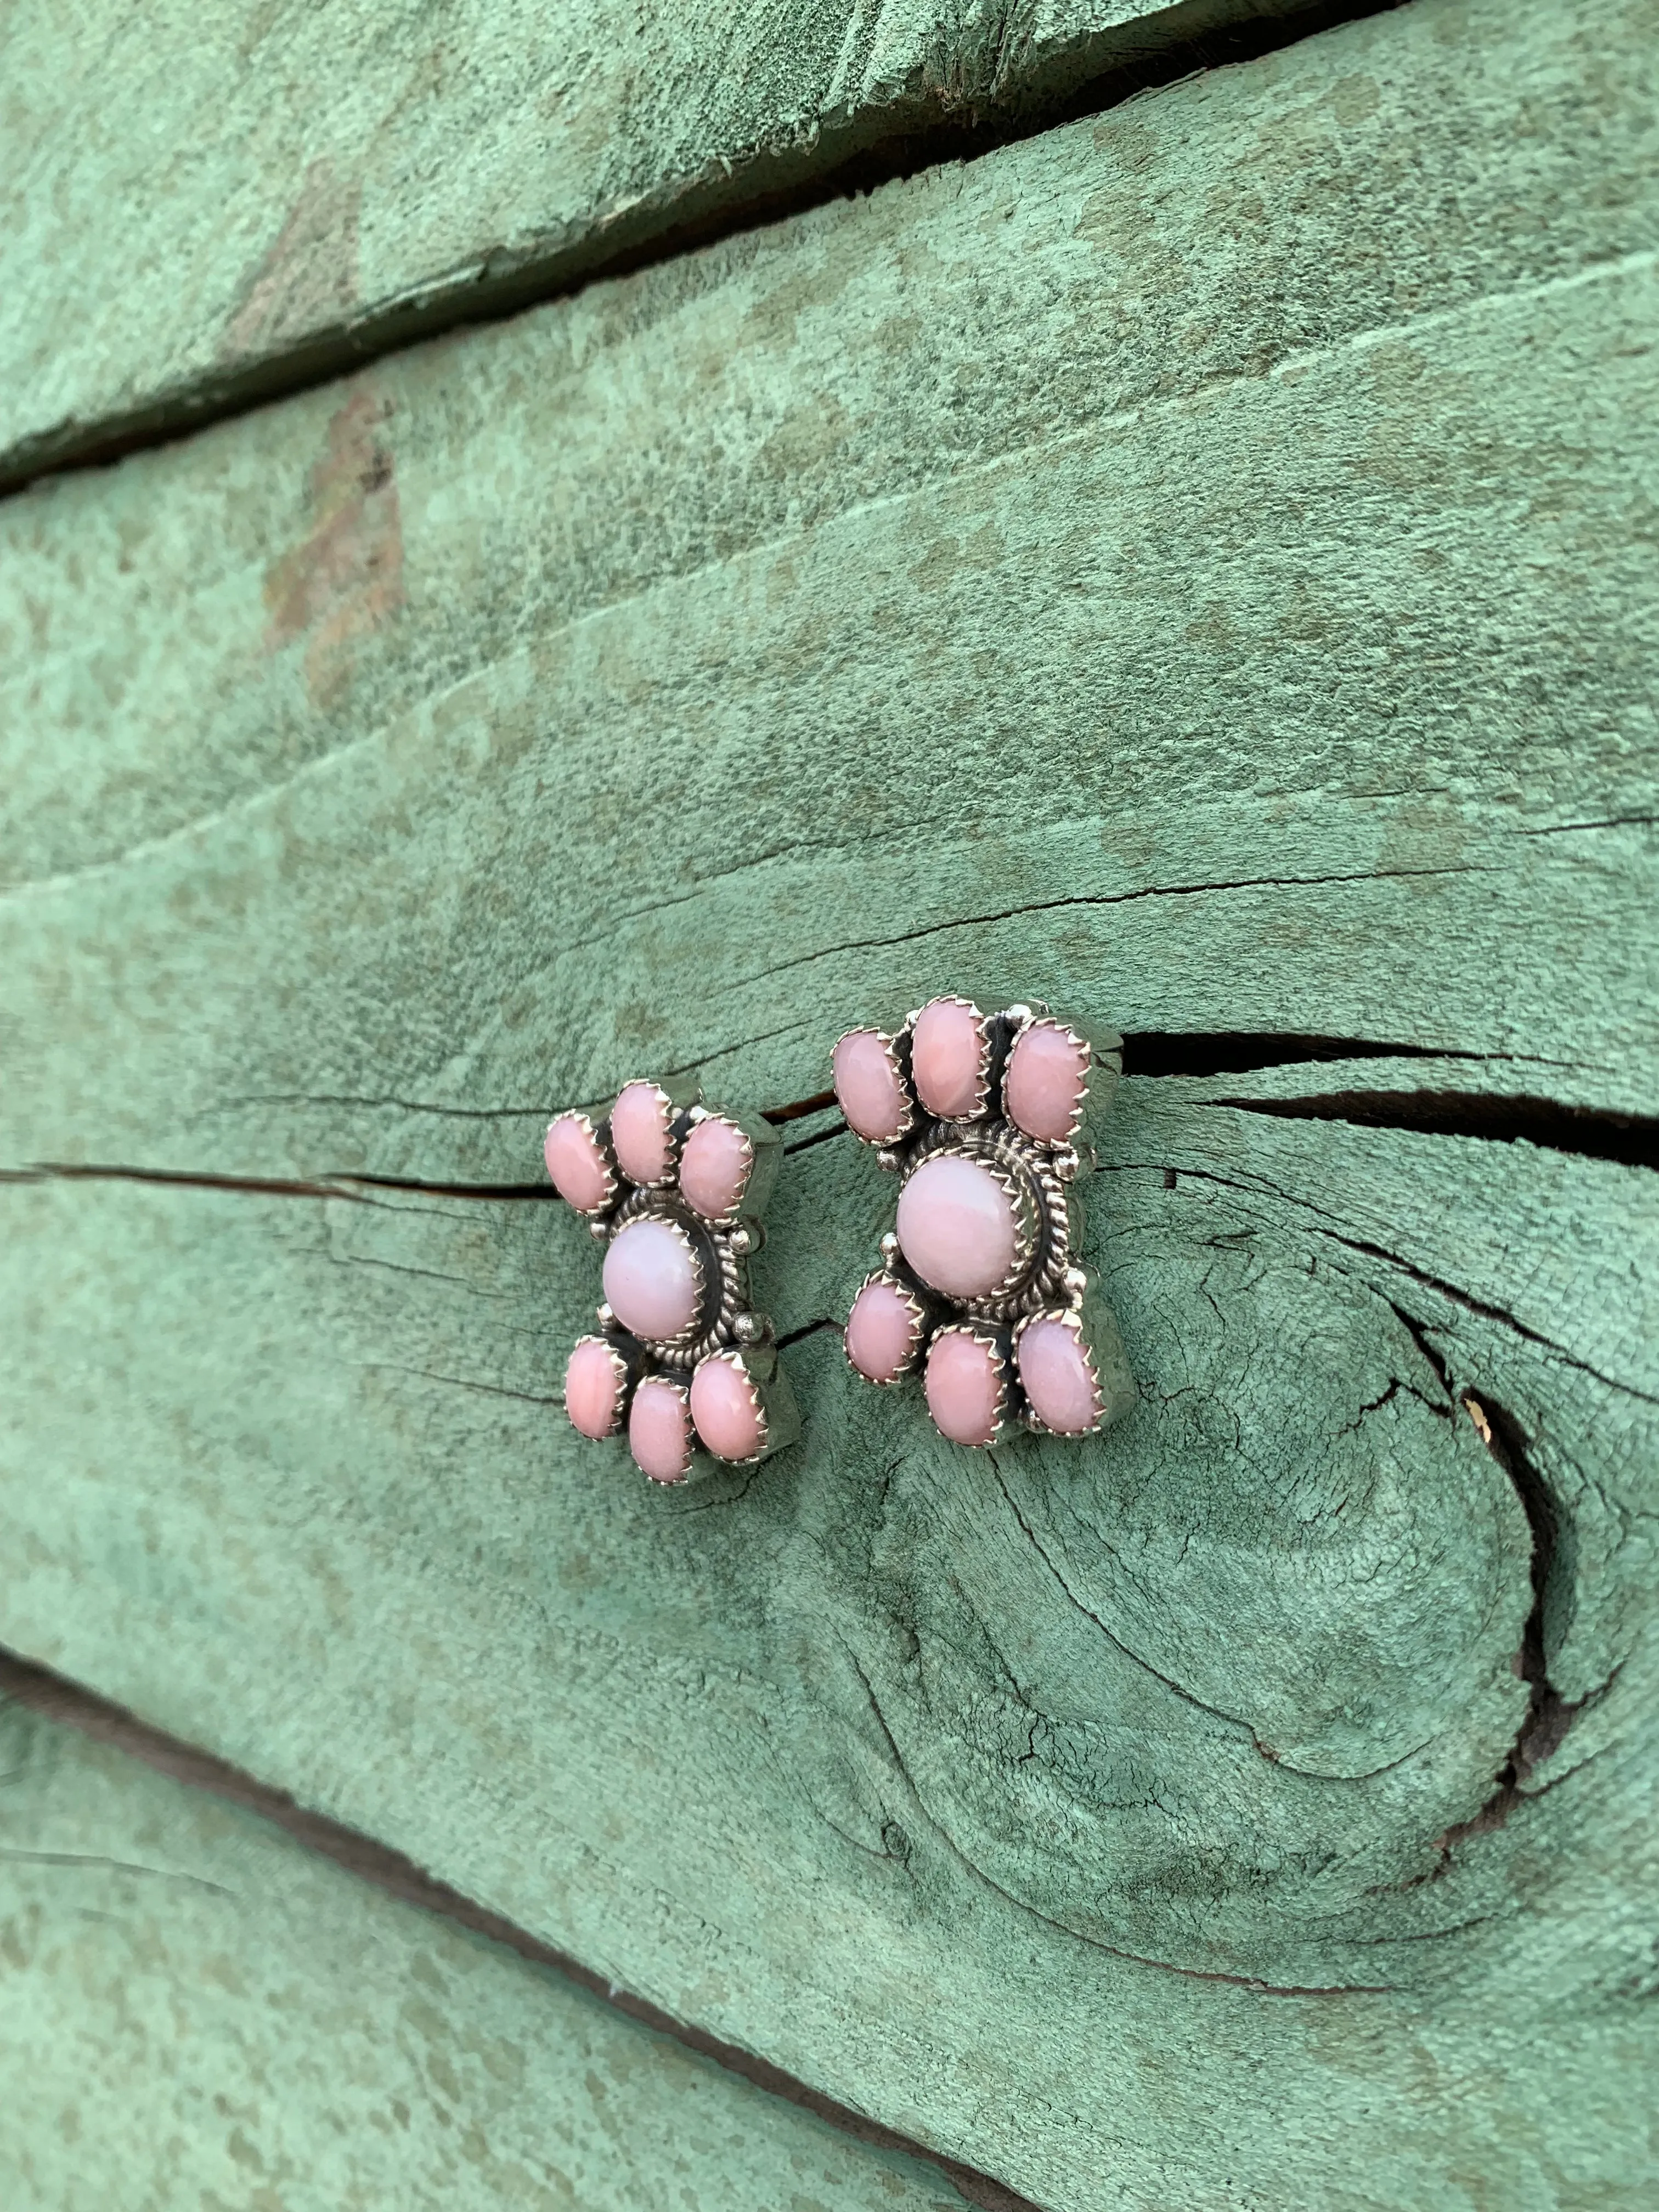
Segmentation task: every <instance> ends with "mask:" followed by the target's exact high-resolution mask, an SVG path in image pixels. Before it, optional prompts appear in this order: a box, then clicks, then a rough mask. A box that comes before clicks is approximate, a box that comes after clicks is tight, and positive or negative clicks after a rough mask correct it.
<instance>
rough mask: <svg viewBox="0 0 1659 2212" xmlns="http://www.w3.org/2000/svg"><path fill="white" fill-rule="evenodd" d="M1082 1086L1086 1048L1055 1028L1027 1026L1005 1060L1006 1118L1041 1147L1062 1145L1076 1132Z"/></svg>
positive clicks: (1042, 1024) (1086, 1066)
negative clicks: (1006, 1066) (1033, 1138)
mask: <svg viewBox="0 0 1659 2212" xmlns="http://www.w3.org/2000/svg"><path fill="white" fill-rule="evenodd" d="M1088 1081H1089V1048H1088V1047H1087V1046H1086V1045H1079V1044H1076V1043H1074V1042H1073V1040H1072V1038H1071V1037H1070V1036H1068V1035H1067V1033H1066V1030H1064V1029H1062V1028H1061V1026H1060V1024H1059V1023H1058V1022H1033V1023H1032V1024H1030V1027H1029V1028H1028V1029H1024V1030H1021V1031H1020V1033H1019V1035H1018V1036H1017V1037H1016V1038H1015V1039H1014V1048H1013V1050H1012V1052H1011V1053H1010V1054H1009V1055H1008V1075H1007V1079H1006V1083H1005V1084H1004V1086H1003V1096H1004V1098H1005V1099H1006V1103H1007V1108H1008V1118H1009V1120H1010V1121H1012V1122H1014V1123H1015V1124H1016V1126H1017V1127H1019V1128H1022V1129H1024V1132H1025V1133H1026V1135H1027V1136H1028V1137H1036V1139H1038V1140H1039V1141H1040V1142H1041V1143H1042V1144H1045V1145H1060V1144H1064V1143H1065V1142H1066V1139H1067V1138H1068V1137H1069V1136H1070V1135H1071V1134H1072V1132H1073V1129H1074V1128H1075V1127H1076V1126H1077V1115H1078V1109H1079V1106H1080V1105H1081V1104H1082V1103H1083V1093H1084V1091H1085V1089H1086V1087H1087V1085H1088Z"/></svg>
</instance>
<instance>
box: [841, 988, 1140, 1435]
mask: <svg viewBox="0 0 1659 2212" xmlns="http://www.w3.org/2000/svg"><path fill="white" fill-rule="evenodd" d="M1121 1060H1122V1040H1121V1038H1120V1037H1117V1036H1114V1037H1112V1038H1111V1039H1110V1040H1109V1041H1108V1040H1106V1039H1104V1038H1103V1039H1101V1040H1100V1042H1098V1043H1097V1044H1096V1045H1092V1046H1091V1043H1090V1042H1089V1041H1088V1039H1087V1038H1085V1036H1083V1035H1082V1034H1081V1033H1080V1032H1079V1030H1074V1029H1072V1028H1070V1027H1068V1026H1067V1024H1066V1023H1064V1022H1060V1021H1057V1020H1056V1019H1055V1018H1054V1016H1053V1015H1051V1014H1050V1013H1049V1012H1048V1008H1047V1007H1046V1006H1010V1007H1009V1008H1008V1009H1007V1010H1006V1012H1003V1013H1000V1014H992V1015H985V1014H981V1012H980V1010H979V1008H978V1007H977V1006H974V1005H973V1004H971V1003H970V1001H969V1000H966V999H957V998H946V999H934V1000H932V1001H931V1002H930V1003H929V1004H928V1005H927V1006H924V1007H923V1008H922V1009H921V1012H920V1013H915V1014H912V1015H911V1017H910V1018H909V1020H908V1022H907V1023H906V1024H904V1027H903V1028H902V1030H898V1031H897V1032H896V1034H894V1035H892V1036H889V1035H888V1034H887V1033H886V1032H885V1031H884V1030H848V1033H847V1035H846V1036H843V1037H842V1039H841V1040H840V1041H839V1042H838V1043H837V1044H836V1048H835V1055H834V1069H835V1084H836V1097H837V1099H838V1100H839V1101H840V1103H841V1109H842V1113H843V1114H844V1115H846V1116H847V1121H848V1127H850V1128H851V1129H852V1131H853V1133H854V1135H855V1136H857V1137H860V1138H861V1139H863V1141H864V1142H865V1143H866V1144H867V1145H871V1146H874V1147H875V1148H876V1155H877V1158H878V1160H879V1161H880V1163H881V1164H882V1166H883V1167H884V1168H887V1169H890V1170H893V1171H894V1172H895V1173H896V1174H897V1175H898V1176H899V1177H900V1178H901V1180H900V1184H899V1196H898V1220H897V1225H896V1229H895V1230H894V1231H892V1232H891V1233H890V1235H888V1236H886V1237H883V1239H882V1242H881V1253H882V1261H883V1265H882V1267H881V1270H880V1272H879V1273H877V1274H874V1275H872V1276H871V1277H870V1278H869V1279H868V1280H867V1281H866V1284H865V1285H864V1287H863V1288H862V1289H861V1290H860V1292H859V1294H858V1296H857V1297H856V1298H855V1299H854V1302H853V1310H852V1312H851V1313H850V1314H849V1315H848V1321H847V1331H846V1337H845V1342H846V1346H847V1357H848V1359H849V1360H850V1361H851V1362H852V1364H853V1366H854V1369H855V1370H857V1372H858V1373H859V1374H860V1375H861V1376H863V1377H864V1378H865V1380H866V1382H868V1383H896V1382H897V1381H898V1380H899V1378H900V1376H904V1375H909V1374H914V1373H915V1372H916V1371H917V1370H921V1373H922V1376H923V1380H924V1384H925V1387H926V1390H927V1409H928V1411H929V1413H931V1414H932V1415H933V1421H934V1425H935V1426H936V1427H937V1428H938V1429H939V1431H940V1432H941V1433H942V1434H943V1435H945V1436H947V1437H950V1438H951V1441H952V1442H953V1443H960V1444H989V1443H995V1442H996V1440H997V1438H998V1437H999V1436H1000V1434H1001V1433H1002V1431H1003V1428H1004V1425H1005V1424H1006V1423H1007V1422H1008V1421H1010V1420H1018V1422H1020V1423H1021V1424H1022V1425H1024V1426H1025V1427H1026V1428H1029V1429H1034V1430H1036V1431H1038V1432H1039V1433H1041V1434H1044V1435H1050V1436H1066V1437H1075V1436H1086V1435H1088V1434H1090V1433H1091V1432H1092V1431H1095V1430H1097V1429H1102V1428H1104V1427H1105V1425H1106V1424H1107V1423H1108V1422H1109V1421H1110V1420H1113V1419H1115V1418H1116V1416H1117V1415H1118V1414H1119V1413H1121V1412H1123V1411H1124V1410H1125V1408H1126V1407H1128V1406H1129V1405H1130V1404H1132V1403H1133V1400H1134V1396H1135V1390H1134V1384H1133V1380H1132V1378H1131V1376H1130V1375H1129V1372H1128V1369H1127V1364H1126V1362H1125V1360H1124V1357H1123V1349H1122V1346H1121V1341H1120V1340H1119V1337H1118V1332H1117V1323H1116V1322H1115V1319H1114V1317H1113V1316H1112V1313H1111V1311H1110V1310H1109V1308H1108V1307H1107V1306H1106V1305H1104V1304H1103V1303H1102V1302H1101V1301H1100V1300H1099V1299H1098V1298H1097V1297H1094V1296H1093V1295H1091V1291H1090V1289H1089V1284H1088V1278H1087V1276H1086V1275H1085V1273H1084V1271H1083V1269H1082V1268H1081V1267H1078V1266H1077V1265H1075V1264H1074V1263H1073V1258H1072V1255H1073V1251H1074V1249H1076V1245H1077V1242H1078V1239H1079V1235H1080V1233H1081V1228H1082V1222H1081V1213H1080V1207H1079V1199H1078V1194H1077V1188H1076V1186H1077V1178H1078V1176H1079V1170H1081V1169H1082V1167H1083V1166H1084V1164H1085V1158H1086V1161H1087V1164H1089V1165H1090V1166H1092V1165H1093V1154H1092V1152H1086V1150H1085V1147H1084V1146H1083V1143H1082V1138H1083V1131H1084V1126H1085V1117H1086V1115H1088V1114H1089V1113H1090V1112H1091V1110H1092V1111H1094V1112H1096V1113H1098V1112H1101V1111H1103V1109H1104V1108H1105V1106H1106V1105H1107V1103H1109V1099H1110V1096H1111V1093H1112V1091H1113V1090H1114V1089H1115V1086H1116V1083H1117V1077H1118V1072H1119V1069H1120V1067H1121ZM1091 1093H1092V1096H1091Z"/></svg>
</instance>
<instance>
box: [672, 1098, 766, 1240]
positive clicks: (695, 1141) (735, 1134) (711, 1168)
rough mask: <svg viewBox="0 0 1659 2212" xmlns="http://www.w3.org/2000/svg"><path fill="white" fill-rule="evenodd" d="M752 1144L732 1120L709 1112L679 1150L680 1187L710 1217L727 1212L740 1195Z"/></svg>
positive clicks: (752, 1154) (752, 1155)
mask: <svg viewBox="0 0 1659 2212" xmlns="http://www.w3.org/2000/svg"><path fill="white" fill-rule="evenodd" d="M754 1164H755V1148H754V1146H752V1145H751V1144H750V1141H749V1139H748V1138H747V1137H745V1136H744V1133H743V1131H742V1130H741V1129H740V1128H738V1125H737V1123H736V1122H735V1121H726V1119H725V1118H724V1116H723V1115H719V1114H711V1115H710V1116H709V1117H708V1121H699V1122H698V1124H697V1126H696V1128H695V1129H693V1130H692V1132H691V1133H690V1136H689V1137H688V1138H687V1139H686V1140H685V1148H684V1151H683V1152H681V1154H680V1188H681V1190H682V1191H683V1192H684V1194H685V1198H686V1201H687V1203H688V1204H689V1205H691V1206H695V1207H696V1210H697V1212H699V1213H701V1214H702V1215H704V1216H705V1217H706V1218H708V1220H710V1221H718V1220H719V1219H720V1217H721V1215H722V1214H725V1213H729V1212H731V1211H732V1207H733V1206H736V1205H737V1203H738V1200H739V1199H740V1198H741V1197H742V1196H743V1194H744V1186H745V1185H746V1184H747V1182H748V1181H749V1170H750V1168H751V1167H753V1165H754Z"/></svg>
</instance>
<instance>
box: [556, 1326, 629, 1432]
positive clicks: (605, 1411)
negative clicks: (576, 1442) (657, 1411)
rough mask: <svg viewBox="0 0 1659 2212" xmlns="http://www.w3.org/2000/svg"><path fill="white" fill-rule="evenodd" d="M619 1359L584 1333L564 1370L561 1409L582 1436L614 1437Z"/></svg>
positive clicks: (619, 1397) (619, 1391) (620, 1375)
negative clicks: (562, 1406)
mask: <svg viewBox="0 0 1659 2212" xmlns="http://www.w3.org/2000/svg"><path fill="white" fill-rule="evenodd" d="M622 1389H623V1369H622V1362H621V1360H620V1359H619V1358H617V1354H616V1353H615V1352H613V1351H612V1350H611V1346H609V1345H608V1344H605V1343H604V1342H602V1341H601V1340H600V1339H599V1337H597V1336H584V1337H582V1338H581V1339H580V1340H579V1342H578V1343H577V1345H576V1348H575V1350H574V1352H572V1353H571V1355H570V1362H569V1364H568V1366H567V1367H566V1369H565V1370H564V1410H565V1412H566V1413H568V1414H569V1416H570V1425H571V1427H572V1428H574V1429H579V1430H580V1431H581V1433H582V1435H583V1436H585V1437H609V1436H614V1435H615V1434H616V1431H617V1413H618V1412H619V1411H620V1409H621V1406H622Z"/></svg>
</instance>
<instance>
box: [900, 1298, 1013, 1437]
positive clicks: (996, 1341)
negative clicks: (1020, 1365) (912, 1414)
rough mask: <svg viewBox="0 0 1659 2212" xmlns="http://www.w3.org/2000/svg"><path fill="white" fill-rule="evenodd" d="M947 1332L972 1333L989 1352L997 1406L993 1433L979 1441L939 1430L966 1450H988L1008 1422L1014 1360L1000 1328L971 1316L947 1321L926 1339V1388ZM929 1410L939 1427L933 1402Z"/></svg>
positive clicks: (951, 1334)
mask: <svg viewBox="0 0 1659 2212" xmlns="http://www.w3.org/2000/svg"><path fill="white" fill-rule="evenodd" d="M947 1336H966V1337H969V1338H971V1339H972V1340H973V1341H974V1342H975V1344H979V1345H983V1346H984V1347H985V1349H986V1351H987V1352H989V1353H990V1355H991V1359H992V1363H993V1364H994V1368H995V1370H996V1377H997V1407H996V1413H995V1416H994V1419H993V1420H992V1423H991V1433H990V1435H989V1436H988V1437H981V1438H980V1440H979V1442H978V1443H964V1442H963V1439H962V1437H950V1436H945V1431H944V1430H943V1429H939V1434H940V1435H941V1436H942V1437H945V1442H946V1443H953V1444H959V1445H961V1447H962V1449H963V1451H988V1450H989V1449H990V1448H991V1446H992V1445H993V1444H994V1443H997V1442H999V1441H1000V1437H1001V1435H1002V1431H1004V1429H1005V1428H1006V1427H1007V1425H1008V1412H1009V1396H1010V1389H1009V1386H1010V1383H1011V1382H1012V1362H1011V1361H1010V1359H1009V1357H1008V1346H1007V1339H1006V1335H1005V1334H1003V1333H1002V1332H1001V1331H1000V1330H998V1329H994V1328H987V1326H986V1324H985V1323H984V1322H980V1321H975V1320H971V1319H969V1320H963V1321H948V1322H945V1325H944V1327H943V1328H936V1329H935V1330H934V1331H933V1335H932V1336H931V1337H930V1338H929V1339H928V1341H927V1357H926V1358H925V1359H924V1360H923V1362H922V1377H923V1389H924V1390H925V1389H926V1388H927V1368H928V1366H929V1365H930V1364H932V1361H933V1354H934V1352H936V1351H937V1349H938V1348H939V1346H940V1345H941V1344H942V1343H943V1342H944V1340H945V1338H946V1337H947ZM928 1413H929V1415H930V1417H931V1419H932V1420H933V1426H934V1427H935V1428H936V1429H937V1428H939V1416H938V1415H937V1414H936V1413H933V1408H932V1407H931V1406H930V1407H928Z"/></svg>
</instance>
